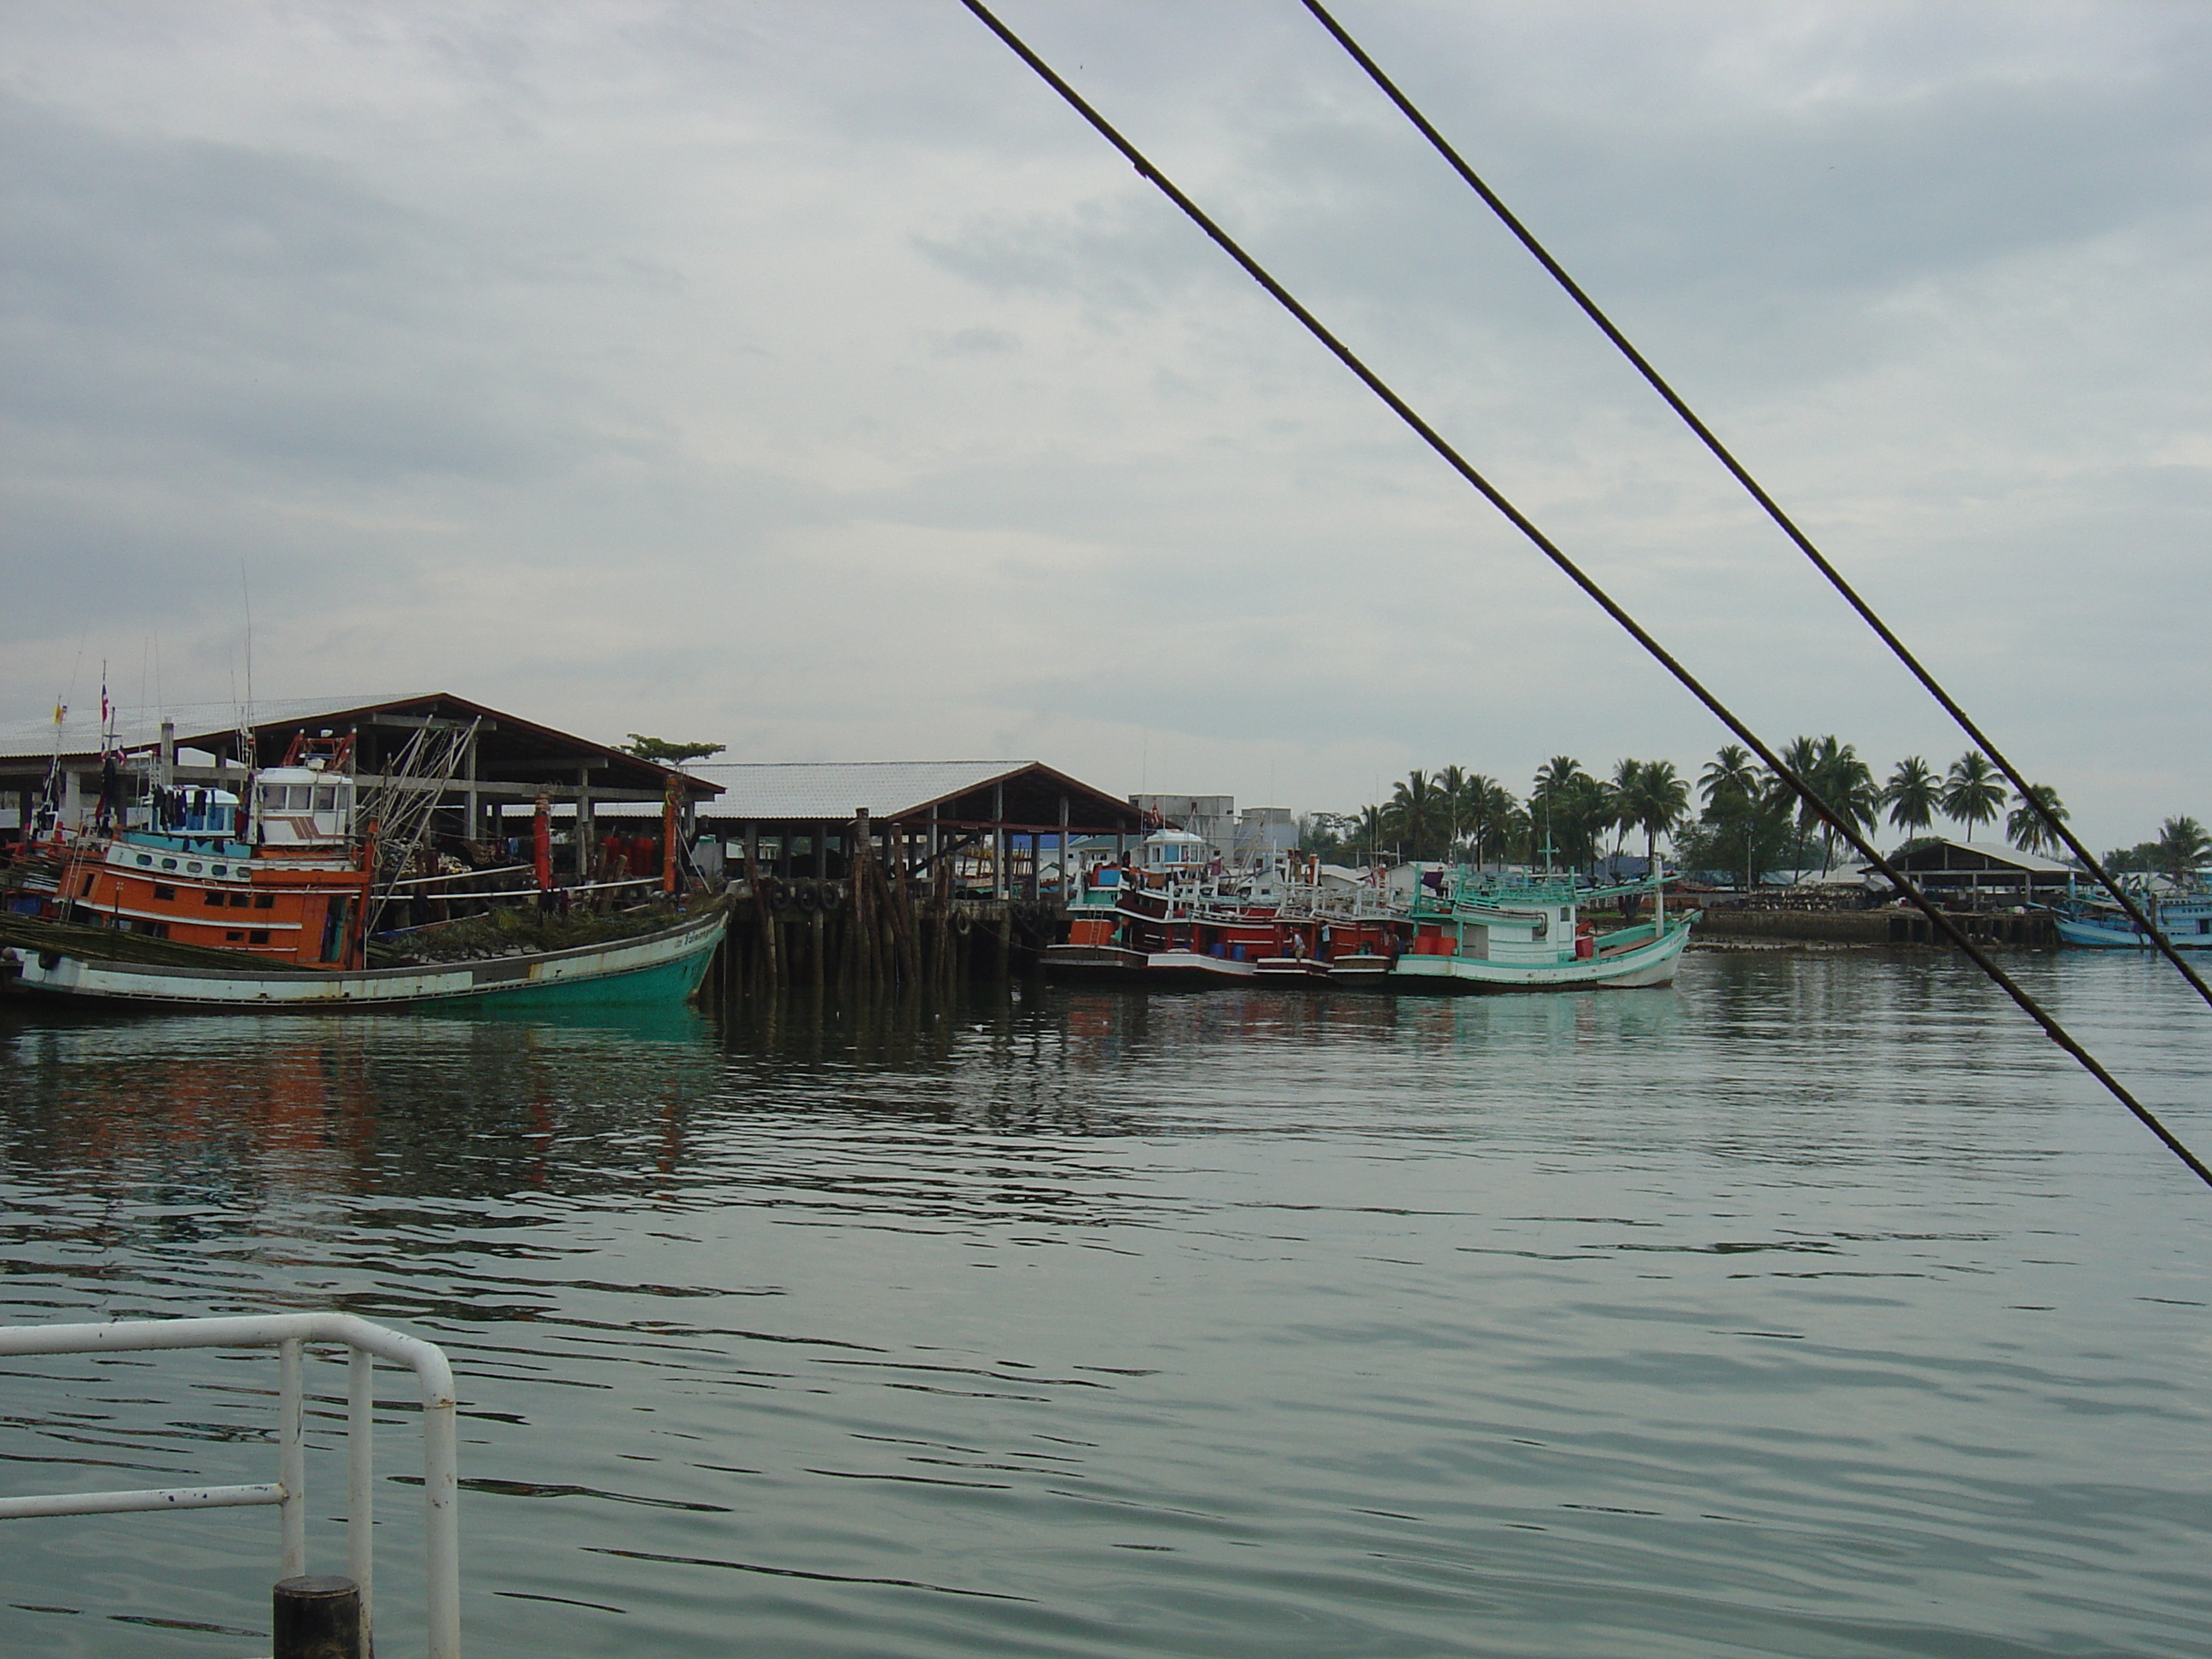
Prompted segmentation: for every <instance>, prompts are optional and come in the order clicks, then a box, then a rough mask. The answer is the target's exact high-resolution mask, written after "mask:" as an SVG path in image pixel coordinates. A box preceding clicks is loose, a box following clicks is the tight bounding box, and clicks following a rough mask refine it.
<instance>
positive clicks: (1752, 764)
mask: <svg viewBox="0 0 2212 1659" xmlns="http://www.w3.org/2000/svg"><path fill="white" fill-rule="evenodd" d="M1765 784H1766V778H1765V772H1764V771H1763V770H1762V769H1760V767H1759V763H1758V762H1757V761H1755V760H1753V759H1752V757H1751V750H1748V749H1747V748H1745V747H1744V746H1743V745H1742V744H1740V743H1732V744H1729V745H1728V746H1727V747H1726V748H1724V749H1723V750H1721V751H1720V752H1719V753H1718V754H1717V755H1715V756H1714V757H1712V759H1711V760H1709V761H1707V762H1706V763H1705V770H1704V771H1702V772H1700V773H1699V774H1698V793H1699V794H1701V795H1703V796H1704V797H1705V806H1706V808H1707V810H1708V811H1711V810H1713V809H1716V808H1718V807H1721V806H1722V805H1723V804H1724V803H1732V802H1741V801H1747V800H1751V799H1753V798H1755V797H1756V796H1758V795H1759V793H1761V792H1762V791H1763V790H1764V789H1765Z"/></svg>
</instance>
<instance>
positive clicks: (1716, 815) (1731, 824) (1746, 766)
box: [1698, 743, 1771, 892]
mask: <svg viewBox="0 0 2212 1659" xmlns="http://www.w3.org/2000/svg"><path fill="white" fill-rule="evenodd" d="M1770 781H1771V780H1770V779H1769V778H1768V776H1767V774H1766V769H1765V768H1764V767H1762V766H1761V765H1760V764H1759V763H1758V762H1757V761H1755V760H1753V759H1752V757H1751V750H1748V749H1746V748H1745V747H1744V746H1743V745H1742V744H1738V743H1731V744H1726V745H1724V746H1723V748H1722V749H1721V750H1720V752H1719V753H1717V754H1716V755H1715V756H1714V757H1712V759H1711V760H1710V761H1707V762H1706V763H1705V770H1704V771H1703V772H1700V773H1699V775H1698V793H1699V794H1700V795H1702V796H1704V797H1705V816H1706V817H1708V818H1711V820H1712V821H1713V822H1714V823H1717V824H1720V825H1723V826H1724V827H1726V828H1732V829H1735V830H1737V831H1738V832H1739V833H1740V834H1741V836H1743V886H1744V890H1745V891H1746V892H1749V891H1750V890H1751V889H1752V886H1753V884H1754V883H1755V882H1756V881H1757V880H1758V878H1759V872H1758V871H1757V869H1756V868H1755V866H1756V864H1757V861H1758V857H1759V836H1758V833H1757V829H1758V823H1759V818H1760V817H1761V816H1762V815H1764V814H1765V812H1766V811H1768V810H1770V809H1769V801H1770V797H1769V794H1768V784H1769V783H1770Z"/></svg>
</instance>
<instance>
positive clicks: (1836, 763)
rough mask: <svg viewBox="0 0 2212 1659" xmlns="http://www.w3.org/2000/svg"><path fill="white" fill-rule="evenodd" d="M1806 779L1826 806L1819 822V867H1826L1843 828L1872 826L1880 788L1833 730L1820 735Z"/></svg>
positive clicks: (1854, 753) (1829, 862)
mask: <svg viewBox="0 0 2212 1659" xmlns="http://www.w3.org/2000/svg"><path fill="white" fill-rule="evenodd" d="M1806 781H1807V782H1808V783H1810V784H1811V785H1812V786H1813V787H1814V790H1815V791H1816V792H1817V793H1819V795H1820V800H1821V803H1822V804H1823V805H1826V807H1827V809H1828V814H1829V817H1828V820H1827V822H1826V823H1823V824H1822V825H1821V826H1820V846H1821V864H1820V868H1821V869H1822V870H1823V871H1825V870H1826V869H1827V868H1828V866H1830V865H1831V864H1832V863H1833V862H1834V860H1835V851H1836V842H1837V841H1838V839H1839V838H1840V837H1841V836H1843V834H1844V831H1846V830H1850V829H1872V828H1873V827H1874V823H1875V814H1876V813H1877V812H1878V811H1880V810H1881V790H1880V788H1878V787H1876V786H1875V781H1874V773H1873V771H1872V770H1871V769H1869V767H1868V765H1867V763H1865V762H1864V761H1863V760H1861V759H1860V758H1859V755H1858V750H1857V749H1856V748H1855V747H1853V746H1852V745H1851V744H1848V743H1838V741H1837V740H1836V738H1835V737H1834V736H1833V734H1831V735H1829V736H1827V737H1825V738H1821V739H1820V744H1819V747H1818V748H1817V750H1815V751H1814V758H1813V770H1812V774H1811V775H1810V776H1808V777H1807V778H1806Z"/></svg>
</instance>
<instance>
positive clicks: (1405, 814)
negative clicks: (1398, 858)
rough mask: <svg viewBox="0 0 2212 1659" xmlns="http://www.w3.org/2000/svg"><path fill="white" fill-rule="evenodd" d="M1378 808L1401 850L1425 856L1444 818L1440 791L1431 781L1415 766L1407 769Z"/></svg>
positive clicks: (1411, 854)
mask: <svg viewBox="0 0 2212 1659" xmlns="http://www.w3.org/2000/svg"><path fill="white" fill-rule="evenodd" d="M1383 815H1384V817H1385V818H1386V820H1387V821H1388V822H1389V824H1390V827H1391V828H1392V829H1394V830H1395V832H1396V834H1397V836H1398V838H1399V841H1400V843H1401V852H1402V853H1403V854H1405V855H1406V856H1407V857H1409V858H1413V859H1422V858H1425V857H1427V856H1428V854H1429V853H1430V852H1431V850H1432V846H1433V842H1434V841H1435V838H1436V836H1437V831H1438V830H1439V829H1441V828H1442V827H1443V819H1444V813H1443V793H1442V792H1441V791H1440V790H1439V789H1438V788H1437V786H1436V782H1435V781H1434V780H1433V779H1431V777H1430V776H1429V775H1428V774H1427V773H1426V772H1424V771H1420V770H1419V769H1415V770H1413V771H1411V772H1408V773H1407V775H1406V780H1405V781H1404V782H1402V783H1395V784H1393V785H1391V786H1390V799H1389V803H1388V804H1387V805H1385V806H1384V807H1383Z"/></svg>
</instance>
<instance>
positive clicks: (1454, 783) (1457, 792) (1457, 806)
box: [1437, 766, 1467, 860]
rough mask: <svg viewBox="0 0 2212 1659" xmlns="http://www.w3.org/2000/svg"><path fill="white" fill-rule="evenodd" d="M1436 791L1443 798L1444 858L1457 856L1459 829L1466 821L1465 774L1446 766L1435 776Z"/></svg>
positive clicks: (1458, 768) (1462, 771) (1448, 858)
mask: <svg viewBox="0 0 2212 1659" xmlns="http://www.w3.org/2000/svg"><path fill="white" fill-rule="evenodd" d="M1437 793H1439V794H1441V795H1443V798H1444V857H1445V858H1446V859H1447V860H1451V859H1455V858H1457V857H1458V856H1459V827H1460V825H1461V824H1462V823H1465V822H1466V821H1467V772H1466V770H1465V769H1463V768H1461V767H1457V766H1447V767H1446V768H1444V769H1443V771H1441V772H1439V773H1437Z"/></svg>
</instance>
